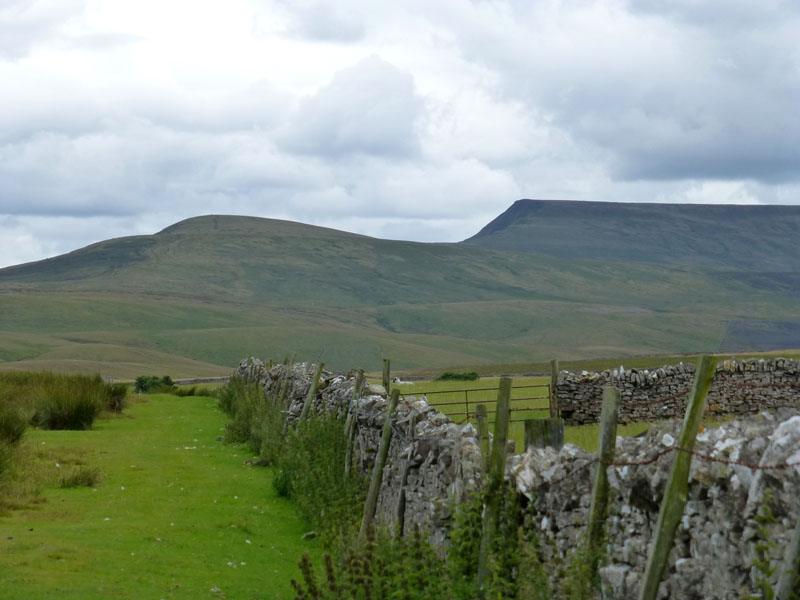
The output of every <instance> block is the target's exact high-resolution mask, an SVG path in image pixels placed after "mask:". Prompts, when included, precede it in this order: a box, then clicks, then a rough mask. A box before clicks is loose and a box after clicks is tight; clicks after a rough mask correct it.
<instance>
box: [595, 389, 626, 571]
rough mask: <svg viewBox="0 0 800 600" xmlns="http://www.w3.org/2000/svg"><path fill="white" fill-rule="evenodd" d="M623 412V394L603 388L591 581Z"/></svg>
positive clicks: (597, 558) (596, 559) (598, 549)
mask: <svg viewBox="0 0 800 600" xmlns="http://www.w3.org/2000/svg"><path fill="white" fill-rule="evenodd" d="M618 410H619V390H618V389H617V388H615V387H611V386H605V387H604V388H603V412H602V414H601V415H600V439H599V441H598V443H597V471H595V477H594V489H593V490H592V504H591V508H590V509H589V536H588V540H587V541H588V544H589V549H588V550H589V552H588V554H589V560H591V571H590V573H591V577H592V578H594V576H595V573H597V566H598V562H599V558H600V546H601V545H602V543H603V537H604V534H605V523H606V516H607V513H608V472H607V469H608V466H609V465H610V464H611V463H613V462H614V453H615V451H616V442H617V412H618Z"/></svg>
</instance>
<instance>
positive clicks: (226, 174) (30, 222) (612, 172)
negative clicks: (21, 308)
mask: <svg viewBox="0 0 800 600" xmlns="http://www.w3.org/2000/svg"><path fill="white" fill-rule="evenodd" d="M798 40H800V2H796V1H795V0H786V1H781V0H758V1H754V0H702V1H699V0H670V1H668V2H663V1H658V0H598V1H591V0H539V1H535V0H534V1H524V0H497V1H493V0H478V1H469V0H403V1H401V2H397V1H394V2H376V1H375V0H336V1H335V2H334V1H323V0H319V1H316V0H0V248H2V251H0V266H7V265H11V264H17V263H22V262H27V261H31V260H38V259H41V258H44V257H47V256H53V255H56V254H61V253H63V252H67V251H70V250H73V249H75V248H79V247H82V246H85V245H87V244H89V243H92V242H95V241H99V240H102V239H107V238H110V237H119V236H124V235H134V234H140V233H146V234H149V233H155V232H156V231H158V230H160V229H162V228H164V227H166V226H168V225H170V224H172V223H174V222H177V221H179V220H182V219H185V218H187V217H192V216H197V215H202V214H211V213H216V214H244V215H254V216H263V217H275V218H282V219H292V220H297V221H302V222H306V223H312V224H318V225H324V226H328V227H334V228H337V229H344V230H347V231H353V232H358V233H364V234H368V235H373V236H377V237H390V238H397V239H410V240H420V241H457V240H460V239H464V238H465V237H468V236H470V235H472V234H474V233H475V232H476V231H477V230H478V229H480V227H481V226H483V225H484V224H486V223H487V222H488V221H489V220H491V219H492V218H494V217H495V216H497V215H498V214H499V213H501V212H502V211H503V210H505V209H506V208H507V207H508V206H509V205H510V204H511V203H512V202H514V201H515V200H517V199H519V198H544V199H548V198H549V199H575V200H605V201H625V202H708V203H770V204H773V203H780V204H800V110H798V106H799V105H800V41H798Z"/></svg>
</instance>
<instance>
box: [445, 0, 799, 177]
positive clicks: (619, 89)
mask: <svg viewBox="0 0 800 600" xmlns="http://www.w3.org/2000/svg"><path fill="white" fill-rule="evenodd" d="M552 4H555V5H558V6H560V7H561V12H559V17H558V19H555V20H553V19H552V16H551V15H549V14H548V13H547V11H546V10H544V9H542V12H541V14H539V13H536V12H535V11H534V10H533V9H531V8H530V7H529V6H526V7H520V8H518V10H515V8H512V5H510V4H509V5H506V7H507V9H508V10H507V11H506V12H498V13H497V14H491V13H489V12H487V11H486V10H484V9H483V8H481V5H476V6H477V8H475V9H474V11H475V13H474V14H472V15H471V16H464V17H463V18H462V22H461V24H459V25H458V29H459V31H460V32H461V33H460V34H459V37H458V41H459V44H460V47H461V50H462V52H463V54H464V56H465V57H466V58H468V59H469V60H472V61H476V62H479V63H481V64H484V65H486V66H487V67H489V68H490V69H491V70H492V71H493V72H494V73H495V74H496V75H497V76H498V78H499V81H501V82H502V88H503V92H504V94H506V95H507V96H508V97H510V98H516V99H518V100H520V101H522V102H524V103H525V104H527V105H529V106H536V107H538V109H539V110H540V111H541V112H542V113H543V114H546V115H547V117H548V120H549V122H550V123H551V124H552V125H553V126H555V127H557V128H559V129H560V130H562V131H564V132H566V133H567V134H568V135H569V136H570V137H571V138H573V139H574V140H575V141H576V143H579V144H581V145H588V144H592V145H594V146H595V147H597V148H599V149H601V150H602V151H603V152H605V154H606V161H607V164H608V165H609V167H610V169H611V173H612V174H613V175H614V176H615V177H617V178H622V179H639V178H652V179H656V180H664V179H697V178H706V177H709V178H726V179H746V178H753V179H756V180H758V181H763V182H767V183H769V182H784V181H796V180H798V179H800V153H798V152H797V151H796V147H797V142H796V140H797V139H800V117H799V116H798V112H797V109H796V104H797V98H800V65H798V60H799V59H800V56H798V54H797V50H796V40H797V39H798V36H800V19H798V15H799V13H798V11H797V9H796V8H791V9H790V8H788V7H787V5H786V4H785V3H781V2H777V1H772V2H769V3H767V4H768V6H767V8H766V9H765V10H766V12H767V13H769V14H768V16H762V17H761V19H760V21H759V23H758V24H759V27H754V28H748V27H742V28H732V27H731V26H730V25H729V24H728V25H725V24H722V25H719V24H716V21H714V20H713V19H711V18H710V16H709V15H708V14H706V11H707V8H697V7H699V6H701V5H702V6H706V5H705V3H692V2H688V1H687V2H680V3H677V4H675V5H673V4H672V3H666V4H669V5H670V6H672V7H673V8H671V9H666V8H665V9H664V10H663V11H662V13H666V14H668V11H669V10H677V11H681V13H682V15H683V19H669V18H652V16H653V14H651V13H652V12H653V11H655V9H656V5H655V3H653V2H646V1H644V0H643V1H641V2H636V3H633V4H635V5H636V7H637V12H627V13H626V12H625V11H624V10H622V9H620V7H619V5H617V4H614V3H608V4H603V3H587V4H569V3H563V2H553V3H552ZM712 4H713V5H714V6H716V7H718V9H719V11H726V10H728V6H729V5H728V3H727V2H725V3H722V2H713V3H712ZM662 5H663V3H662ZM750 7H756V9H758V8H759V7H760V3H759V4H756V5H753V4H752V3H749V4H746V3H744V2H735V3H733V6H732V7H731V11H730V12H731V13H732V14H728V16H727V17H726V18H729V19H732V20H737V19H739V22H741V23H747V22H748V19H749V18H750V16H751V15H750V11H751V10H753V9H751V8H750ZM645 9H646V10H648V11H649V12H647V14H645V13H644V11H645ZM498 15H499V16H498ZM737 15H738V16H737ZM451 16H452V15H451ZM455 18H458V17H455ZM690 18H691V19H692V23H691V24H687V23H686V22H685V21H686V20H689V19H690Z"/></svg>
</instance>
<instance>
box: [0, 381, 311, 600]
mask: <svg viewBox="0 0 800 600" xmlns="http://www.w3.org/2000/svg"><path fill="white" fill-rule="evenodd" d="M225 422H226V418H225V416H224V415H223V414H222V413H221V412H220V411H219V410H217V408H216V401H215V400H213V399H210V398H176V397H173V396H160V395H156V396H150V397H149V399H148V400H147V401H146V402H141V403H136V404H133V405H132V406H131V407H130V408H129V409H127V411H126V416H123V417H122V418H116V419H111V420H102V421H99V422H96V424H95V428H94V430H92V431H85V432H57V431H31V432H28V434H27V436H26V442H27V443H28V444H29V446H30V447H31V448H32V454H33V456H34V459H35V460H36V461H37V462H41V463H42V464H43V465H44V466H45V467H46V468H53V469H59V468H65V467H67V466H69V463H70V461H75V460H76V457H77V459H79V460H82V461H84V462H85V463H86V464H87V465H89V466H97V467H99V469H100V470H101V472H102V473H103V480H102V481H101V482H100V483H99V484H98V485H97V486H96V487H95V488H85V487H84V488H68V489H61V488H53V489H46V490H44V492H43V497H44V498H45V502H43V503H40V504H37V505H34V506H31V507H29V508H27V509H23V510H17V511H14V512H12V513H10V514H8V515H6V516H2V517H0V598H3V599H4V600H12V599H20V600H23V599H24V600H34V599H37V598H47V599H52V598H57V599H59V600H68V599H76V600H77V599H80V600H87V599H92V598H135V599H137V600H138V599H151V598H152V599H156V600H158V599H159V598H192V599H197V598H228V599H232V600H233V599H240V598H241V599H248V598H292V597H294V594H293V592H292V589H291V586H290V579H291V577H297V573H298V569H297V566H296V564H297V561H298V559H299V557H300V555H301V554H302V552H303V551H304V550H308V551H309V552H310V553H311V554H312V557H314V558H315V559H316V558H317V557H318V556H319V554H321V551H320V549H319V547H318V543H317V542H315V541H303V540H301V536H302V534H303V533H304V531H305V528H304V526H303V523H302V522H301V521H300V520H299V518H298V517H297V516H296V514H295V512H294V509H293V507H292V505H291V504H290V503H289V502H287V501H284V500H282V499H280V498H277V497H276V496H275V495H274V492H273V491H272V485H271V476H272V473H271V470H270V469H265V468H259V467H250V466H248V465H245V464H244V461H245V460H247V459H248V458H250V453H249V452H248V451H247V450H246V449H244V448H242V447H240V446H231V445H226V444H224V443H223V442H219V441H216V437H217V436H218V435H220V434H221V433H222V432H221V430H220V429H221V428H222V427H223V426H224V423H225ZM57 462H58V463H59V464H60V465H61V466H60V467H58V466H56V464H55V463H57ZM315 562H317V561H316V560H315Z"/></svg>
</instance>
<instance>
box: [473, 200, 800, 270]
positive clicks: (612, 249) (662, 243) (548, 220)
mask: <svg viewBox="0 0 800 600" xmlns="http://www.w3.org/2000/svg"><path fill="white" fill-rule="evenodd" d="M799 233H800V206H773V205H709V204H632V203H621V202H620V203H614V202H569V201H556V200H518V201H516V202H515V203H514V204H513V205H511V207H510V208H509V209H508V210H506V211H505V212H504V213H503V214H501V215H500V216H498V217H497V218H496V219H494V220H493V221H492V222H491V223H489V224H488V225H486V227H484V228H483V229H481V231H479V232H478V233H477V234H476V235H474V236H473V237H471V238H469V239H468V240H465V242H464V243H466V244H469V245H474V246H480V247H483V248H492V249H495V250H511V251H514V252H532V253H537V254H546V255H548V256H558V257H563V258H575V259H582V258H586V257H593V258H596V259H598V260H609V261H623V262H627V261H640V262H652V263H663V264H674V265H687V266H709V267H728V268H731V269H737V270H743V271H757V272H762V271H763V272H767V273H769V272H786V271H791V272H800V252H798V234H799Z"/></svg>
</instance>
